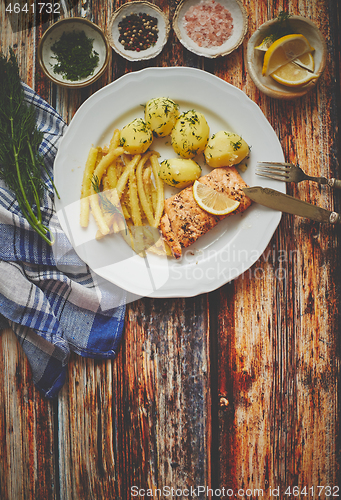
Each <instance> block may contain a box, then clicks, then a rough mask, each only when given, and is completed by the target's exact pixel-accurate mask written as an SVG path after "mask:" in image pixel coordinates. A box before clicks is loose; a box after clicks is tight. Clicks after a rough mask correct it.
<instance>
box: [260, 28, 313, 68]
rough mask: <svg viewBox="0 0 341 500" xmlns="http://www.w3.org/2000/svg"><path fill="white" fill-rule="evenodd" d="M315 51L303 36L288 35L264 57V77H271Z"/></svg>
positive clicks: (271, 46) (278, 41) (279, 40)
mask: <svg viewBox="0 0 341 500" xmlns="http://www.w3.org/2000/svg"><path fill="white" fill-rule="evenodd" d="M313 50H314V49H313V47H312V46H311V45H310V43H309V42H308V40H307V39H306V37H305V36H303V35H286V36H283V37H282V38H279V39H278V40H276V41H275V42H274V43H273V44H271V45H270V47H269V48H268V50H267V51H266V52H265V55H264V62H263V70H262V74H263V75H264V76H268V75H271V73H273V72H274V71H276V70H277V69H278V68H280V67H281V66H284V65H285V64H287V63H289V62H291V61H292V60H293V59H296V58H298V57H300V56H302V55H303V54H306V53H307V52H312V51H313Z"/></svg>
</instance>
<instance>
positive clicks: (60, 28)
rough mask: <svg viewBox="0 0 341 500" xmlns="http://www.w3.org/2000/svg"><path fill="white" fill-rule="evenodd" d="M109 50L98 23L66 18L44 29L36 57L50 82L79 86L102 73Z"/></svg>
mask: <svg viewBox="0 0 341 500" xmlns="http://www.w3.org/2000/svg"><path fill="white" fill-rule="evenodd" d="M110 52H111V49H110V46H109V44H108V42H107V40H106V38H105V36H104V33H103V32H102V30H101V28H99V26H97V25H96V24H94V23H92V22H91V21H89V20H88V19H85V18H83V17H68V18H65V19H62V20H61V21H58V22H56V23H55V24H53V25H52V26H50V28H49V29H48V30H46V31H45V33H44V35H43V36H42V38H41V40H40V42H39V46H38V60H39V64H40V66H41V68H42V70H43V72H44V73H45V75H46V76H47V77H48V78H49V79H50V80H51V81H52V82H53V83H56V84H57V85H61V86H63V87H68V88H79V87H86V86H87V85H90V84H91V83H93V82H94V81H96V80H97V79H98V78H100V76H102V75H103V73H104V71H105V70H106V69H107V66H108V63H109V58H110Z"/></svg>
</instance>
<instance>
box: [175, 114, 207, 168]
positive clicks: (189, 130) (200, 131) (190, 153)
mask: <svg viewBox="0 0 341 500" xmlns="http://www.w3.org/2000/svg"><path fill="white" fill-rule="evenodd" d="M209 134H210V129H209V126H208V125H207V121H206V119H205V117H204V115H203V114H202V113H198V112H197V111H195V110H193V109H192V110H190V111H186V112H185V113H182V114H181V115H180V116H179V118H178V120H177V122H176V124H175V125H174V128H173V130H172V134H171V136H172V146H173V149H174V151H175V152H176V153H177V154H178V155H180V156H181V157H182V158H193V157H194V156H196V155H197V154H199V153H201V152H202V151H204V149H205V147H206V144H207V141H208V138H209Z"/></svg>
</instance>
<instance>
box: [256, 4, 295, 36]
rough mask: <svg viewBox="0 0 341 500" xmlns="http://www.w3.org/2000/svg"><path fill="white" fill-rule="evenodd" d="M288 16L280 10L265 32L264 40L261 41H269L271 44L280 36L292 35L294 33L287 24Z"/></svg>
mask: <svg viewBox="0 0 341 500" xmlns="http://www.w3.org/2000/svg"><path fill="white" fill-rule="evenodd" d="M290 16H291V14H289V13H288V12H286V11H284V10H282V11H281V12H280V13H279V14H278V16H277V18H276V21H275V22H274V23H273V24H272V26H271V27H270V28H269V29H268V30H267V31H265V33H264V35H265V38H264V40H263V41H268V40H269V41H270V42H271V43H273V42H275V41H276V40H278V39H279V38H282V36H285V35H290V34H293V33H294V32H293V29H292V27H291V26H290V22H289V19H290Z"/></svg>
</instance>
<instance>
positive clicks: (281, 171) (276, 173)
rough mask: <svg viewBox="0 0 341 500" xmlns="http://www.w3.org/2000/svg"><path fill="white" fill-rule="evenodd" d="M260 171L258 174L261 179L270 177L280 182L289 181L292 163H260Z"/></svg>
mask: <svg viewBox="0 0 341 500" xmlns="http://www.w3.org/2000/svg"><path fill="white" fill-rule="evenodd" d="M257 167H259V168H258V169H256V174H257V175H259V176H261V177H268V178H270V179H275V180H279V181H285V180H286V179H288V176H289V175H288V174H289V170H290V167H292V163H277V162H272V161H271V162H270V161H259V162H258V163H257Z"/></svg>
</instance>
